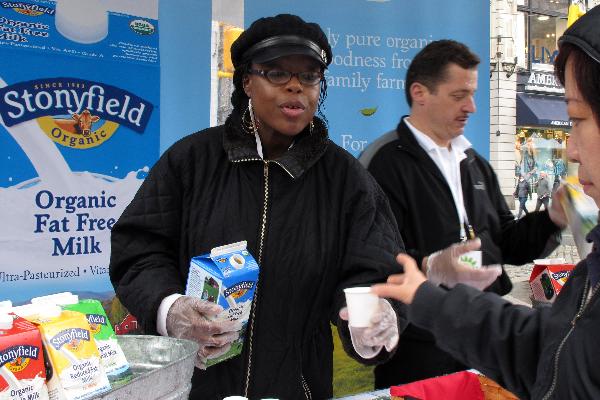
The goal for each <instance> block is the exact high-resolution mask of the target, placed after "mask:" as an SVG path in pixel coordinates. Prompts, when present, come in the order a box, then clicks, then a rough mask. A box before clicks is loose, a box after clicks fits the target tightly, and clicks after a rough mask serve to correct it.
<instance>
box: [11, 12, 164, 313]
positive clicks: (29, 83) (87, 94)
mask: <svg viewBox="0 0 600 400" xmlns="http://www.w3.org/2000/svg"><path fill="white" fill-rule="evenodd" d="M92 3H93V2H90V4H92ZM109 3H111V5H112V6H116V8H114V9H113V8H110V7H109V11H108V12H107V11H106V9H104V8H102V7H92V6H91V5H90V4H88V3H87V2H86V3H85V4H83V5H82V6H83V7H84V9H83V12H85V13H86V15H87V16H88V17H89V19H86V25H85V26H84V25H82V24H76V23H75V22H77V21H76V19H75V20H74V18H76V17H77V15H81V14H78V13H72V12H71V11H72V9H71V8H69V9H63V10H62V11H60V12H59V9H58V7H59V6H57V5H56V4H57V3H54V2H52V1H47V0H29V1H13V2H1V5H0V32H1V35H0V59H1V60H3V62H2V63H1V64H0V156H1V157H0V220H1V221H2V224H0V255H1V257H0V300H4V299H7V300H12V301H13V303H16V304H19V303H23V302H28V301H29V299H31V298H32V297H35V296H41V295H46V294H49V293H55V292H64V291H71V292H75V293H77V294H79V295H80V296H81V297H85V298H96V299H99V300H102V301H105V304H107V305H108V304H110V301H112V299H113V297H114V290H113V287H112V285H111V283H110V280H109V277H108V264H109V260H110V230H111V229H112V227H113V226H114V224H115V222H116V220H117V219H118V218H119V216H120V215H121V213H122V211H123V210H124V208H125V207H126V206H127V205H128V204H129V202H130V201H131V199H132V197H133V195H134V194H135V193H136V191H137V189H138V188H139V186H140V184H141V183H142V181H143V179H144V178H145V176H146V174H147V171H148V170H149V168H150V167H151V166H152V165H153V164H154V163H155V161H156V160H157V159H158V156H159V141H160V131H159V123H160V119H159V110H160V108H159V102H160V74H159V61H160V60H159V48H158V42H159V40H158V35H159V32H158V19H157V18H158V3H157V1H156V0H143V1H138V2H136V3H135V4H134V3H132V2H127V4H124V3H122V2H118V1H112V2H111V1H105V2H103V4H104V5H108V4H109ZM79 12H82V10H79ZM74 27H77V28H74ZM5 60H6V61H7V62H4V61H5Z"/></svg>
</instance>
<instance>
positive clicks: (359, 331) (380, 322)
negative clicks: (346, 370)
mask: <svg viewBox="0 0 600 400" xmlns="http://www.w3.org/2000/svg"><path fill="white" fill-rule="evenodd" d="M339 314H340V318H341V319H343V320H345V321H348V308H347V307H344V308H342V309H341V310H340V313H339ZM371 323H372V325H371V326H370V327H369V328H356V327H352V326H349V327H348V328H349V329H350V339H351V340H352V346H353V347H354V350H355V351H356V353H357V354H358V355H359V356H361V357H362V358H365V359H369V358H373V357H375V356H376V355H377V354H379V352H380V351H381V349H382V348H383V347H385V349H386V350H387V351H388V352H389V351H392V350H393V349H394V348H395V347H396V345H397V344H398V339H399V337H400V335H399V334H398V320H397V318H396V312H395V311H394V309H393V308H392V305H391V304H390V303H389V302H388V301H387V300H385V299H379V310H377V312H376V313H375V314H374V315H373V317H372V318H371Z"/></svg>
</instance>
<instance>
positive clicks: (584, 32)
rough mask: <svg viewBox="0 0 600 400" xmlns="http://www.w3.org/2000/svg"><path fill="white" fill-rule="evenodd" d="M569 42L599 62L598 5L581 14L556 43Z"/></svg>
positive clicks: (599, 25) (599, 10)
mask: <svg viewBox="0 0 600 400" xmlns="http://www.w3.org/2000/svg"><path fill="white" fill-rule="evenodd" d="M561 43H571V44H574V45H575V46H577V47H579V48H580V49H581V50H583V51H584V52H585V53H586V54H587V55H588V56H590V57H592V58H593V59H594V60H595V61H596V62H598V63H600V6H596V7H594V8H592V9H591V10H589V11H588V12H587V13H585V14H583V15H582V16H581V17H579V19H578V20H577V21H575V22H574V23H573V25H571V26H570V27H569V28H568V29H567V30H566V31H565V32H564V33H563V35H562V36H561V37H560V38H559V39H558V44H559V45H560V44H561Z"/></svg>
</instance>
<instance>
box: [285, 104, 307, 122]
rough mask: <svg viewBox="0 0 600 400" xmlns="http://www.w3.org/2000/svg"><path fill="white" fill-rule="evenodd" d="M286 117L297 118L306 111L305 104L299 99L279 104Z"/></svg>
mask: <svg viewBox="0 0 600 400" xmlns="http://www.w3.org/2000/svg"><path fill="white" fill-rule="evenodd" d="M279 107H280V108H281V112H282V113H283V115H285V116H286V117H290V118H296V117H298V116H299V115H301V114H302V113H303V112H304V109H305V107H304V104H302V103H300V102H299V101H294V102H287V103H283V104H282V105H280V106H279Z"/></svg>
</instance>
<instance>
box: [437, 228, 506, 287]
mask: <svg viewBox="0 0 600 400" xmlns="http://www.w3.org/2000/svg"><path fill="white" fill-rule="evenodd" d="M480 247H481V241H480V240H479V239H478V238H477V239H474V240H468V241H466V242H462V243H456V244H453V245H451V246H450V247H447V248H445V249H444V250H440V251H436V252H435V253H433V254H431V255H429V257H427V260H426V261H425V264H426V268H425V269H426V271H425V275H426V276H427V279H429V281H430V282H431V283H433V284H435V285H440V284H444V285H446V286H448V287H449V288H451V287H454V286H456V284H457V283H464V284H465V285H469V286H472V287H474V288H477V289H479V290H483V289H485V288H486V287H488V286H489V285H491V284H492V282H494V281H495V280H496V278H498V276H500V274H501V273H502V267H501V266H499V265H489V266H485V267H483V268H478V269H474V268H471V267H470V266H468V265H465V264H463V263H461V262H460V261H459V260H458V258H459V257H460V256H461V255H463V254H465V253H468V252H469V251H473V250H478V249H479V248H480Z"/></svg>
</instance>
